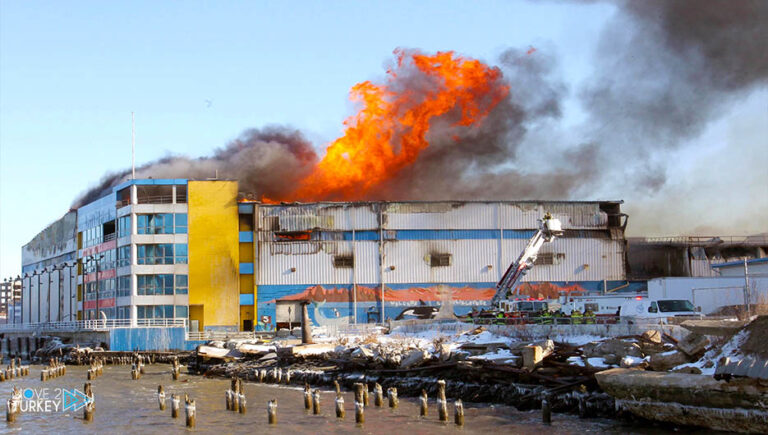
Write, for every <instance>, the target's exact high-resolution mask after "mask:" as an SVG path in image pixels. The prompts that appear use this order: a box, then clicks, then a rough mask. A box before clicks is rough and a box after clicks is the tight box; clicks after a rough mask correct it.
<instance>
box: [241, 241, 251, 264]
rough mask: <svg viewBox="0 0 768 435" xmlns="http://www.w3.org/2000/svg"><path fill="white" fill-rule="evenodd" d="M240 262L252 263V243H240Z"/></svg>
mask: <svg viewBox="0 0 768 435" xmlns="http://www.w3.org/2000/svg"><path fill="white" fill-rule="evenodd" d="M240 262H241V263H253V243H241V244H240Z"/></svg>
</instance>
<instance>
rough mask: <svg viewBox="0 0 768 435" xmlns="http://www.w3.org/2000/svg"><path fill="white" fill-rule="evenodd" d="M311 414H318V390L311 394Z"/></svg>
mask: <svg viewBox="0 0 768 435" xmlns="http://www.w3.org/2000/svg"><path fill="white" fill-rule="evenodd" d="M312 414H315V415H318V414H320V390H318V389H315V391H313V392H312Z"/></svg>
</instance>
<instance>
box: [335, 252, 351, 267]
mask: <svg viewBox="0 0 768 435" xmlns="http://www.w3.org/2000/svg"><path fill="white" fill-rule="evenodd" d="M333 267H355V257H353V256H351V255H334V256H333Z"/></svg>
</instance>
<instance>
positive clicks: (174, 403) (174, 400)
mask: <svg viewBox="0 0 768 435" xmlns="http://www.w3.org/2000/svg"><path fill="white" fill-rule="evenodd" d="M179 402H181V400H179V397H178V396H177V395H176V394H171V418H179Z"/></svg>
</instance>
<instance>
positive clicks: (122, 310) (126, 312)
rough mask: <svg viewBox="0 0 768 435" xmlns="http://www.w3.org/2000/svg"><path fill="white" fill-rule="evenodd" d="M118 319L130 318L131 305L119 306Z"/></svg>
mask: <svg viewBox="0 0 768 435" xmlns="http://www.w3.org/2000/svg"><path fill="white" fill-rule="evenodd" d="M116 316H117V317H116V318H117V319H130V318H131V306H130V305H127V306H123V307H117V314H116Z"/></svg>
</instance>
